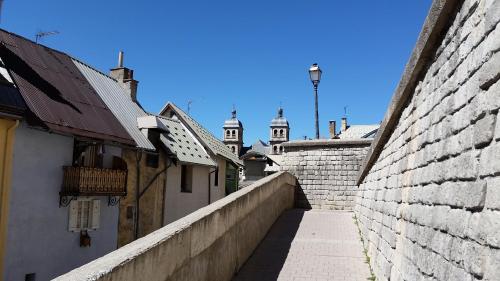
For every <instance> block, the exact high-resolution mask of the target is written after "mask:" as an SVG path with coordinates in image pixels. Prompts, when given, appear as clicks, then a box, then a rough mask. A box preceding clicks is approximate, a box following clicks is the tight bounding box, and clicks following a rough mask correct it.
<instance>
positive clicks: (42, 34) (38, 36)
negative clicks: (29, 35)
mask: <svg viewBox="0 0 500 281" xmlns="http://www.w3.org/2000/svg"><path fill="white" fill-rule="evenodd" d="M56 34H59V31H57V30H53V31H38V32H37V33H35V43H38V40H40V39H42V38H43V37H47V36H50V35H56Z"/></svg>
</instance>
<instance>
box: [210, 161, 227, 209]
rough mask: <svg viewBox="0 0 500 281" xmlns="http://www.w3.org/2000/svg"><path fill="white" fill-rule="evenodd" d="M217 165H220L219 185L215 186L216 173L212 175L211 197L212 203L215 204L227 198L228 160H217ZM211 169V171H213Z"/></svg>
mask: <svg viewBox="0 0 500 281" xmlns="http://www.w3.org/2000/svg"><path fill="white" fill-rule="evenodd" d="M217 165H219V185H218V186H215V173H212V174H211V175H210V180H211V183H210V185H211V196H210V202H211V203H212V202H215V201H217V200H219V199H221V198H224V196H226V160H224V159H222V158H217ZM213 170H214V169H211V170H210V171H213Z"/></svg>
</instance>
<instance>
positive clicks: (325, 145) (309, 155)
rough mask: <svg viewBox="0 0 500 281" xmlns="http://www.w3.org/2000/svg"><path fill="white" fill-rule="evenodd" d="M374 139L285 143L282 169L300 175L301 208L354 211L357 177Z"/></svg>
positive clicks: (297, 198)
mask: <svg viewBox="0 0 500 281" xmlns="http://www.w3.org/2000/svg"><path fill="white" fill-rule="evenodd" d="M370 144H371V140H350V141H344V140H309V141H292V142H288V143H284V144H283V146H284V148H285V153H284V154H283V164H282V166H281V169H282V170H283V171H288V172H290V173H291V174H293V175H294V176H295V177H297V179H298V182H299V185H298V186H297V190H296V194H295V202H296V206H297V207H299V208H313V209H334V210H352V208H353V205H354V195H355V193H356V191H357V186H356V176H357V174H358V171H359V168H360V166H361V163H362V160H363V159H364V157H365V155H366V153H367V151H368V147H369V146H370Z"/></svg>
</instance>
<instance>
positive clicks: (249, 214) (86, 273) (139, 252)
mask: <svg viewBox="0 0 500 281" xmlns="http://www.w3.org/2000/svg"><path fill="white" fill-rule="evenodd" d="M295 184H296V179H295V178H294V177H293V176H292V175H290V174H289V173H285V172H280V173H276V174H273V175H271V176H268V177H266V178H264V179H261V180H259V181H257V182H255V183H254V184H252V185H250V186H248V187H246V188H244V189H241V190H239V191H237V192H234V193H232V194H230V195H228V196H226V197H224V198H222V199H220V200H218V201H217V202H214V203H212V204H210V205H209V206H206V207H204V208H201V209H199V210H197V211H195V212H193V213H191V214H189V215H187V216H185V217H183V218H181V219H179V220H177V221H175V222H173V223H171V224H169V225H167V226H165V227H163V228H161V229H159V230H157V231H155V232H153V233H151V234H149V235H147V236H145V237H143V238H141V239H139V240H136V241H134V242H132V243H129V244H127V245H125V246H123V247H121V248H120V249H118V250H116V251H114V252H112V253H110V254H108V255H106V256H104V257H101V258H99V259H97V260H94V261H92V262H91V263H89V264H87V265H85V266H82V267H80V268H77V269H75V270H73V271H71V272H69V273H67V274H65V275H63V276H60V277H58V278H56V279H55V280H57V281H63V280H68V281H69V280H71V281H83V280H94V281H96V280H110V281H111V280H122V281H128V280H130V281H136V280H148V281H156V280H158V281H159V280H162V281H163V280H193V281H196V280H200V281H201V280H220V281H225V280H231V278H232V277H233V275H234V273H235V272H237V271H238V270H239V269H240V267H241V266H242V265H243V263H244V262H245V261H246V260H247V259H248V257H249V256H250V255H251V254H252V252H253V251H254V249H255V248H256V247H257V245H258V244H259V243H260V241H261V240H262V239H263V238H264V236H265V235H266V233H267V232H268V230H269V229H270V228H271V226H272V225H273V223H274V222H275V220H276V219H277V218H278V217H279V216H280V215H281V213H282V212H283V211H284V210H285V209H289V208H291V207H293V202H294V198H293V196H294V186H295Z"/></svg>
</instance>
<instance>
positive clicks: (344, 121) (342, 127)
mask: <svg viewBox="0 0 500 281" xmlns="http://www.w3.org/2000/svg"><path fill="white" fill-rule="evenodd" d="M340 122H341V123H340V131H341V132H344V131H345V130H347V118H346V117H342V121H340Z"/></svg>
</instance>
